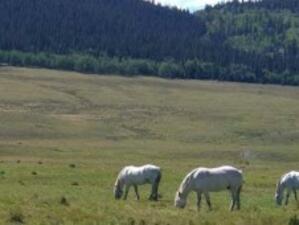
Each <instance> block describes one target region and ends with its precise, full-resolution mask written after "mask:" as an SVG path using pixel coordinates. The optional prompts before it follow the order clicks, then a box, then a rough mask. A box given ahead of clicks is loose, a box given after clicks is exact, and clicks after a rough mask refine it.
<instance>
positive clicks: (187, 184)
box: [174, 166, 243, 211]
mask: <svg viewBox="0 0 299 225" xmlns="http://www.w3.org/2000/svg"><path fill="white" fill-rule="evenodd" d="M242 184H243V176H242V171H241V170H238V169H236V168H234V167H231V166H221V167H217V168H202V167H201V168H197V169H194V170H192V171H191V172H190V173H189V174H188V175H187V176H186V177H185V178H184V180H183V182H182V183H181V185H180V187H179V190H178V192H177V193H176V196H175V203H174V204H175V206H176V207H179V208H184V207H185V206H186V203H187V197H188V194H189V193H190V192H191V191H195V192H196V193H197V207H198V209H199V208H200V202H201V195H202V194H204V196H205V198H206V202H207V204H208V207H209V209H210V210H211V208H212V207H211V201H210V196H209V192H215V191H221V190H225V189H227V190H229V191H230V193H231V197H232V203H231V207H230V210H231V211H232V210H234V207H235V205H236V204H237V209H240V192H241V188H242Z"/></svg>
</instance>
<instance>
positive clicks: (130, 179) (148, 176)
mask: <svg viewBox="0 0 299 225" xmlns="http://www.w3.org/2000/svg"><path fill="white" fill-rule="evenodd" d="M160 180H161V169H160V168H159V167H158V166H154V165H144V166H140V167H136V166H126V167H124V168H123V169H122V170H121V171H120V172H119V174H118V176H117V179H116V182H115V185H114V197H115V199H120V198H121V197H122V195H123V189H124V187H125V195H124V200H126V199H127V196H128V192H129V189H130V187H131V186H133V187H134V190H135V194H136V197H137V200H139V199H140V196H139V193H138V187H137V186H138V185H142V184H152V191H151V195H150V197H149V199H150V200H155V201H157V200H158V188H159V183H160Z"/></svg>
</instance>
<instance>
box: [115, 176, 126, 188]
mask: <svg viewBox="0 0 299 225" xmlns="http://www.w3.org/2000/svg"><path fill="white" fill-rule="evenodd" d="M115 186H117V188H119V189H121V190H122V189H123V187H124V181H123V178H122V177H121V176H118V177H117V179H116V182H115Z"/></svg>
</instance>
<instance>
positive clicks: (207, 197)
mask: <svg viewBox="0 0 299 225" xmlns="http://www.w3.org/2000/svg"><path fill="white" fill-rule="evenodd" d="M204 195H205V198H206V202H207V205H208V207H209V210H212V204H211V201H210V195H209V192H204Z"/></svg>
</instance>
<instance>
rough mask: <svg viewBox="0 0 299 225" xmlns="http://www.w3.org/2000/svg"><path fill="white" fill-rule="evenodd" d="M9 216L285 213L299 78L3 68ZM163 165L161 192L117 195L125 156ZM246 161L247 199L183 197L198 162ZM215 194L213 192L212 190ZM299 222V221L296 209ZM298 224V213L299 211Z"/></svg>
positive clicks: (0, 172) (129, 218)
mask: <svg viewBox="0 0 299 225" xmlns="http://www.w3.org/2000/svg"><path fill="white" fill-rule="evenodd" d="M0 122H1V129H0V224H16V223H25V224H30V225H37V224H41V225H47V224H53V225H54V224H57V225H58V224H80V225H81V224H86V225H89V224H92V225H93V224H103V225H118V224H121V225H150V224H151V225H196V224H204V225H221V224H223V225H231V224H236V225H264V224H265V225H267V224H272V225H281V224H288V223H289V224H296V219H295V216H296V215H297V214H298V212H299V206H298V205H297V204H296V203H295V202H294V200H293V198H292V200H291V203H290V205H289V206H288V207H282V208H277V207H276V206H275V204H274V201H273V197H274V191H275V185H276V182H277V179H278V178H279V177H280V176H281V175H282V174H283V173H285V172H287V171H288V170H293V169H294V170H296V169H298V170H299V89H298V87H281V86H262V85H249V84H238V83H219V82H210V81H183V80H162V79H157V78H148V77H137V78H123V77H117V76H93V75H82V74H78V73H69V72H62V71H50V70H42V69H21V68H12V67H1V68H0ZM144 163H154V164H157V165H159V166H161V167H162V168H163V178H162V182H161V187H160V192H161V194H162V195H163V198H162V199H161V201H159V202H157V203H155V202H149V201H147V197H148V194H149V189H150V188H149V186H143V187H141V189H140V191H141V201H139V202H138V201H136V200H135V197H134V195H133V192H131V193H130V195H129V200H128V201H126V202H125V201H115V200H114V199H113V194H112V188H113V184H114V181H115V177H116V175H117V173H118V171H119V170H120V168H122V167H123V166H125V165H129V164H135V165H141V164H144ZM223 164H231V165H234V166H236V167H239V168H242V170H243V171H244V174H245V182H246V183H245V185H244V189H243V193H242V210H241V211H240V212H233V213H229V211H228V207H229V196H228V193H226V192H221V193H216V194H212V196H211V197H212V204H213V208H214V210H213V211H208V210H207V207H206V205H205V204H203V208H202V210H201V211H200V212H197V210H196V205H195V195H194V194H191V195H190V196H189V202H188V205H187V208H186V209H184V210H179V209H176V208H174V207H173V199H174V194H175V191H176V189H177V188H178V186H179V184H180V182H181V180H182V178H183V177H184V176H185V174H186V173H187V172H189V171H190V170H191V169H193V168H195V167H199V166H211V167H212V166H219V165H223ZM203 203H204V202H203ZM297 222H298V221H297ZM297 224H299V223H297Z"/></svg>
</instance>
